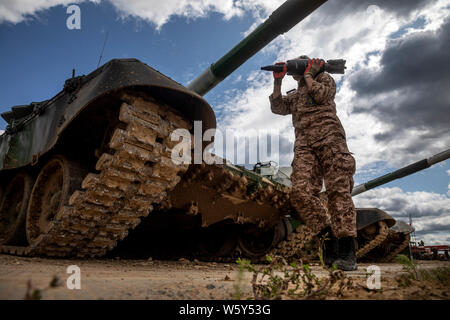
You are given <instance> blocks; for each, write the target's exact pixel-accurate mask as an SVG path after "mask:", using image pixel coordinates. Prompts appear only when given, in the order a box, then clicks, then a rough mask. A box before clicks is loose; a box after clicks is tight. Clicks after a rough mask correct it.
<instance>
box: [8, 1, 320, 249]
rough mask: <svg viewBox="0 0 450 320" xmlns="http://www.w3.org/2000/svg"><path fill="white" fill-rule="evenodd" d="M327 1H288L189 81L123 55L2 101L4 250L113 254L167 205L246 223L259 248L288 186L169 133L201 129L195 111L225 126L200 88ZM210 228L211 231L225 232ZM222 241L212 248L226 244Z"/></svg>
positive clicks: (247, 239)
mask: <svg viewBox="0 0 450 320" xmlns="http://www.w3.org/2000/svg"><path fill="white" fill-rule="evenodd" d="M324 2H325V0H320V1H317V0H315V1H313V0H289V1H286V2H285V3H284V4H283V5H281V6H280V7H279V8H278V9H277V10H275V11H274V12H273V13H272V14H271V16H270V17H269V18H268V19H267V20H266V21H265V22H264V23H262V24H261V25H260V26H259V27H258V28H256V29H255V30H254V31H253V32H252V33H251V34H250V35H248V36H247V37H246V38H245V39H243V40H242V41H241V42H240V43H239V44H237V45H236V46H235V47H234V48H233V49H232V50H230V51H229V52H228V53H227V54H226V55H224V56H223V57H222V58H221V59H219V60H218V61H217V62H216V63H214V64H212V65H211V66H210V67H209V68H208V69H207V70H205V72H203V73H202V74H201V75H200V76H199V77H198V78H196V79H195V80H194V81H193V82H192V83H191V84H189V85H188V86H187V88H186V87H184V86H182V85H180V84H179V83H177V82H175V81H173V80H172V79H170V78H168V77H166V76H165V75H163V74H162V73H160V72H158V71H157V70H156V69H153V68H152V67H150V66H148V65H146V64H144V63H142V62H140V61H138V60H136V59H114V60H111V61H109V62H108V63H106V64H104V65H103V66H102V67H100V68H98V69H96V70H95V71H93V72H92V73H90V74H88V75H86V76H79V77H73V78H71V79H68V80H67V81H66V83H65V85H64V89H63V90H62V91H61V92H60V93H58V94H57V95H56V96H55V97H53V98H51V99H49V100H46V101H43V102H39V103H31V104H29V105H26V106H16V107H13V108H12V109H11V111H9V112H6V113H3V114H2V117H3V118H4V119H5V120H6V121H7V123H8V126H7V128H6V132H5V133H4V134H2V135H1V136H0V195H1V199H0V252H5V253H11V254H19V255H48V256H63V257H68V256H81V257H84V256H103V255H105V254H106V253H107V252H108V251H110V250H112V249H113V248H115V247H116V245H117V243H118V242H119V241H121V240H123V239H124V238H125V237H127V235H128V233H129V231H130V230H133V229H135V228H136V227H137V226H138V225H140V224H141V225H143V226H145V225H148V224H150V225H152V223H153V222H154V220H152V219H154V218H155V219H158V218H159V217H160V216H161V215H160V214H157V212H160V213H161V212H162V213H167V216H168V217H170V219H171V220H170V221H171V222H172V224H175V223H176V222H175V221H176V219H175V218H176V217H175V216H172V215H171V213H172V212H182V218H181V220H177V221H183V219H185V218H188V219H189V218H190V217H195V218H194V219H197V220H196V221H197V225H200V226H201V227H202V228H203V229H208V227H212V226H214V225H218V224H226V223H228V222H231V224H232V225H239V228H237V229H238V230H237V232H238V233H239V234H240V235H242V236H238V237H236V241H238V242H239V243H241V244H242V243H244V245H241V247H244V248H246V249H248V248H250V252H253V251H255V250H256V249H258V250H259V249H260V245H259V244H256V249H255V248H252V245H253V244H255V243H256V242H255V238H256V239H257V240H258V241H259V239H260V238H261V237H260V236H259V234H261V235H262V237H264V238H265V237H266V234H267V233H269V234H270V236H269V238H271V239H269V240H268V242H270V244H271V243H272V241H275V240H277V241H278V238H277V236H276V235H273V231H274V230H275V229H282V228H281V227H283V222H282V221H283V217H284V216H285V215H286V213H285V211H284V210H283V205H284V203H286V202H287V199H288V198H287V196H286V194H287V192H286V190H284V189H283V188H282V187H281V186H279V187H275V186H272V184H273V183H269V184H268V185H269V187H264V188H263V187H256V189H255V186H259V183H256V184H253V183H249V180H252V178H249V176H251V174H250V173H248V172H243V171H242V170H241V169H239V168H237V167H233V166H231V165H215V166H205V165H190V166H189V165H187V164H182V163H177V162H174V161H172V159H171V149H172V148H173V147H174V145H175V144H176V143H177V142H174V141H172V140H171V139H170V134H171V132H173V131H174V130H175V129H186V130H189V131H190V132H193V128H192V126H193V122H194V121H195V120H200V121H202V127H203V130H207V129H210V128H215V126H216V119H215V115H214V112H213V111H212V109H211V107H210V105H209V104H208V103H207V102H206V101H205V100H204V99H203V98H202V95H204V94H205V93H206V92H208V91H209V90H210V89H211V88H213V87H214V86H215V85H217V83H219V82H220V81H222V80H223V79H225V78H226V77H227V76H228V75H229V74H231V73H232V72H233V71H234V70H235V69H236V68H238V67H239V66H240V65H241V64H242V63H244V62H245V61H246V60H248V59H249V58H250V57H251V56H253V55H254V54H255V53H256V52H258V51H259V50H260V49H262V48H263V47H264V46H265V45H266V44H268V43H269V42H271V41H272V40H273V39H274V38H276V37H277V36H278V35H279V34H282V33H284V32H286V31H288V30H290V29H291V28H292V27H293V26H295V25H296V24H297V23H298V22H299V21H301V20H302V19H304V18H305V17H307V16H308V15H309V14H310V13H312V12H313V11H314V10H316V9H317V8H318V7H319V6H320V5H322V4H323V3H324ZM205 179H206V180H205ZM205 181H206V183H205ZM180 182H181V183H180ZM196 182H198V183H196ZM205 185H206V187H205ZM205 188H206V191H205ZM195 193H201V194H202V198H201V199H199V200H198V201H197V200H195V199H194V198H193V196H192V195H193V194H195ZM195 202H197V203H195ZM172 218H173V219H172ZM280 221H281V222H280ZM150 222H151V223H150ZM180 223H181V222H180ZM277 226H279V227H277ZM280 226H281V227H280ZM283 228H284V227H283ZM150 229H151V228H150ZM203 229H202V230H203ZM208 230H213V231H212V232H210V233H209V234H208V232H207V237H206V242H211V243H214V242H215V241H209V240H208V239H210V238H209V236H216V238H220V237H219V236H218V235H217V232H216V231H215V229H214V228H212V229H208ZM220 230H222V228H220ZM225 230H227V229H225ZM255 230H256V231H255ZM247 235H248V236H247ZM255 235H256V236H255ZM274 239H275V240H274ZM204 242H205V241H203V243H204ZM222 242H223V241H218V243H219V244H218V245H211V246H206V248H204V250H203V251H204V252H207V253H208V252H211V251H212V252H213V253H215V254H217V250H219V253H221V250H222V247H223V246H221V244H222ZM225 242H226V241H225ZM263 249H264V250H266V249H267V248H263ZM244 250H245V249H244ZM252 250H253V251H252ZM222 251H223V250H222Z"/></svg>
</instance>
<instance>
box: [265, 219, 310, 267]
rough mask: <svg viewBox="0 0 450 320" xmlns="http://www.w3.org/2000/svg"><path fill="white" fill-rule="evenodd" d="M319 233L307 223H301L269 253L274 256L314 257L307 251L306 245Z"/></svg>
mask: <svg viewBox="0 0 450 320" xmlns="http://www.w3.org/2000/svg"><path fill="white" fill-rule="evenodd" d="M316 235H317V233H314V232H313V231H312V230H311V229H310V228H308V227H307V226H306V225H304V224H301V225H299V226H297V228H295V230H293V232H292V233H291V234H290V235H289V236H288V238H287V239H286V240H283V241H281V242H280V243H279V244H278V245H277V246H276V247H275V248H273V249H272V250H271V251H270V252H269V255H270V256H272V257H283V258H284V259H292V258H301V259H306V260H310V259H312V258H313V257H312V256H311V253H310V252H307V251H306V250H307V248H306V245H307V244H308V243H310V242H311V241H312V240H313V239H314V237H315V236H316Z"/></svg>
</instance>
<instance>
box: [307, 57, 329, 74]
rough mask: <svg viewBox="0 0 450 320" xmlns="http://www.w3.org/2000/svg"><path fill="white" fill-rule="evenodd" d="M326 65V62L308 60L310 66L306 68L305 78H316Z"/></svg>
mask: <svg viewBox="0 0 450 320" xmlns="http://www.w3.org/2000/svg"><path fill="white" fill-rule="evenodd" d="M324 64H325V61H323V60H322V59H312V60H311V59H308V65H307V66H306V69H305V73H304V76H305V77H312V78H314V77H315V76H316V74H317V73H318V72H319V71H320V69H321V68H322V67H323V65H324Z"/></svg>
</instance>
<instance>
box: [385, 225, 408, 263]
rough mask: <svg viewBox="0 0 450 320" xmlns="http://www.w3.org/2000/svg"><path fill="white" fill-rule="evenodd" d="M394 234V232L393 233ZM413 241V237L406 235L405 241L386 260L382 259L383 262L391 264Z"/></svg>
mask: <svg viewBox="0 0 450 320" xmlns="http://www.w3.org/2000/svg"><path fill="white" fill-rule="evenodd" d="M391 232H394V231H391ZM410 241H411V236H410V235H409V234H406V235H405V239H404V240H403V242H401V243H400V244H399V245H397V246H396V248H395V249H393V250H392V251H391V252H390V253H389V254H388V255H387V256H386V257H385V258H383V259H381V262H390V261H391V260H393V259H394V258H395V257H396V256H397V255H398V254H399V253H400V252H402V251H403V250H404V249H405V248H406V247H407V246H409V242H410Z"/></svg>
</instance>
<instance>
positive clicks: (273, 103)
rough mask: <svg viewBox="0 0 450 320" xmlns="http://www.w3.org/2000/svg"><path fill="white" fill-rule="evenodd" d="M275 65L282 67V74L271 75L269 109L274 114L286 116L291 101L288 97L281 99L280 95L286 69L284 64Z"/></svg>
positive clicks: (289, 112)
mask: <svg viewBox="0 0 450 320" xmlns="http://www.w3.org/2000/svg"><path fill="white" fill-rule="evenodd" d="M277 64H280V65H281V64H282V65H284V68H283V71H282V72H274V73H273V78H274V82H273V93H272V94H271V95H270V96H269V100H270V109H271V110H272V112H273V113H275V114H280V115H283V116H284V115H288V114H291V113H292V112H291V106H292V103H291V99H289V98H288V97H283V96H282V94H281V83H282V81H283V78H284V76H285V75H286V72H287V68H286V65H285V63H284V62H277Z"/></svg>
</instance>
